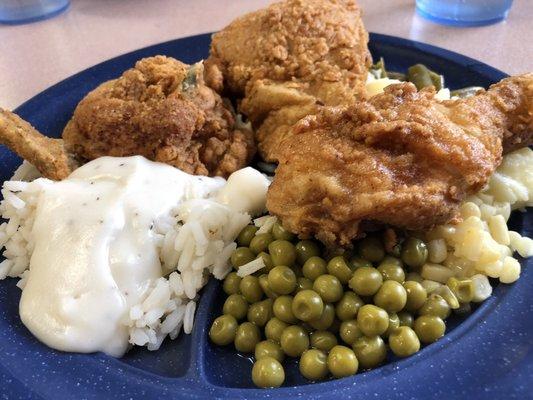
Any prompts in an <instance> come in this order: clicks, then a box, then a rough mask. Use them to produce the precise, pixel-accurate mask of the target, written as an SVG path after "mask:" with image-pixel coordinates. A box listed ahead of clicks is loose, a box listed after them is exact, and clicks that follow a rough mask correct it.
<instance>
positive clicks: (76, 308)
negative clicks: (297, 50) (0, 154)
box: [20, 156, 268, 357]
mask: <svg viewBox="0 0 533 400" xmlns="http://www.w3.org/2000/svg"><path fill="white" fill-rule="evenodd" d="M258 176H259V177H260V178H261V179H260V181H259V182H258V181H257V178H258ZM254 182H256V183H255V184H256V185H259V186H260V188H261V190H253V187H254ZM265 182H266V179H265V178H264V177H263V176H262V175H261V174H260V173H259V172H257V171H255V170H253V169H252V168H245V169H243V170H240V171H237V172H236V173H235V174H233V175H232V177H230V179H229V180H228V184H227V185H226V181H225V180H224V179H222V178H209V177H203V176H193V175H189V174H186V173H184V172H182V171H180V170H178V169H176V168H173V167H170V166H168V165H165V164H160V163H154V162H151V161H148V160H146V159H145V158H143V157H140V156H135V157H127V158H115V157H103V158H99V159H97V160H94V161H91V162H90V163H88V164H86V165H84V166H82V167H81V168H79V169H77V170H76V171H74V172H73V173H72V174H71V175H70V176H69V177H68V178H67V179H65V180H63V181H60V182H50V184H49V185H47V187H46V189H45V190H43V193H42V194H41V195H40V198H39V201H38V205H37V210H36V218H35V223H34V226H33V231H32V235H33V239H34V242H35V249H34V252H33V254H32V257H31V261H30V273H29V277H28V280H27V283H26V286H25V288H24V290H23V292H22V297H21V301H20V316H21V319H22V321H23V323H24V324H25V325H26V326H27V327H28V329H29V330H30V331H31V332H32V333H33V334H34V335H35V336H36V337H37V338H38V339H39V340H41V341H42V342H44V343H45V344H46V345H48V346H50V347H53V348H56V349H59V350H63V351H75V352H95V351H103V352H105V353H107V354H110V355H113V356H116V357H117V356H121V355H123V354H124V353H125V352H126V350H127V348H128V330H127V327H126V326H125V325H124V324H122V323H121V318H123V316H124V315H125V313H126V312H127V311H128V310H129V308H130V307H131V306H132V305H134V304H136V303H138V302H139V300H140V299H141V298H142V296H143V295H144V294H145V292H146V290H147V289H148V283H149V281H150V279H157V278H159V277H161V275H162V271H161V263H160V260H159V256H158V249H157V246H156V237H155V233H154V232H153V229H152V228H153V224H154V220H156V219H157V218H158V217H160V216H163V215H168V214H169V213H170V211H171V210H172V209H173V208H174V207H176V206H177V205H178V204H180V203H181V202H183V201H186V200H188V199H193V198H206V197H213V196H215V194H216V193H217V192H218V201H219V202H221V203H224V204H228V205H230V206H233V207H235V208H237V209H239V210H240V211H243V212H246V211H248V212H250V211H254V210H257V208H260V207H264V200H265V199H264V196H265V193H266V186H268V182H266V183H265ZM250 188H252V190H250ZM263 189H264V190H263ZM245 192H248V195H244V196H243V194H245ZM258 193H259V194H258Z"/></svg>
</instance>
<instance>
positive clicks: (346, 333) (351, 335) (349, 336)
mask: <svg viewBox="0 0 533 400" xmlns="http://www.w3.org/2000/svg"><path fill="white" fill-rule="evenodd" d="M339 335H340V337H341V339H342V340H343V341H344V343H346V344H348V345H350V346H351V345H352V344H354V343H355V341H356V340H357V339H359V338H360V337H361V336H363V332H361V329H359V327H358V326H357V321H356V320H355V319H353V320H350V321H344V322H342V323H341V327H340V329H339Z"/></svg>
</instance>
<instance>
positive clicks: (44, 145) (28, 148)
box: [0, 108, 79, 180]
mask: <svg viewBox="0 0 533 400" xmlns="http://www.w3.org/2000/svg"><path fill="white" fill-rule="evenodd" d="M0 143H2V144H4V145H6V146H7V147H9V148H10V149H11V150H13V151H14V152H15V153H17V154H18V155H19V156H21V157H22V158H24V159H25V160H26V161H28V162H30V163H31V164H33V165H34V166H35V167H36V168H37V169H38V170H39V172H40V173H41V174H42V175H43V176H45V177H47V178H50V179H54V180H61V179H63V178H66V177H67V176H68V175H70V173H71V172H72V171H73V170H74V169H76V168H77V167H78V165H79V164H78V161H77V160H76V159H75V157H74V156H72V155H71V154H69V153H68V152H67V151H66V150H65V147H64V143H63V141H62V140H61V139H52V138H49V137H46V136H44V135H42V134H41V133H39V132H38V131H37V130H36V129H35V128H34V127H33V126H31V125H30V124H29V123H28V122H26V121H24V120H23V119H22V118H20V117H19V116H18V115H16V114H13V113H12V112H10V111H7V110H3V109H1V108H0Z"/></svg>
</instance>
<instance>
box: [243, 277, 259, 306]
mask: <svg viewBox="0 0 533 400" xmlns="http://www.w3.org/2000/svg"><path fill="white" fill-rule="evenodd" d="M239 289H240V291H241V294H242V295H243V296H244V298H245V299H246V301H247V302H248V303H257V302H258V301H259V300H261V298H262V297H263V290H262V289H261V285H259V279H258V278H257V277H256V276H253V275H248V276H245V277H244V278H242V280H241V283H240V285H239Z"/></svg>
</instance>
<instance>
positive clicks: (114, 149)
mask: <svg viewBox="0 0 533 400" xmlns="http://www.w3.org/2000/svg"><path fill="white" fill-rule="evenodd" d="M63 139H64V142H65V146H66V148H67V150H68V151H70V152H72V153H74V154H76V155H78V156H79V157H81V158H82V159H84V160H92V159H94V158H97V157H101V156H117V157H120V156H130V155H137V154H139V155H143V156H145V157H146V158H148V159H150V160H154V161H160V162H164V163H167V164H170V165H173V166H175V167H178V168H180V169H182V170H183V171H185V172H188V173H192V174H199V175H219V176H228V175H230V174H231V173H232V172H234V171H235V170H237V169H240V168H242V167H244V166H246V165H247V164H248V162H249V161H250V160H251V158H252V157H253V155H254V152H255V145H254V141H253V134H252V132H251V131H250V130H249V129H248V128H245V127H244V126H243V125H242V124H239V123H238V122H237V121H236V117H235V114H234V112H233V111H232V109H231V106H230V105H229V104H228V103H226V102H225V101H224V100H223V99H222V98H221V97H220V96H219V95H218V94H217V93H215V92H214V91H213V90H212V89H210V88H209V87H207V86H206V85H205V84H204V81H203V66H202V64H201V63H198V64H195V65H192V66H189V65H187V64H183V63H182V62H180V61H178V60H176V59H173V58H170V57H164V56H156V57H150V58H145V59H142V60H140V61H138V62H137V63H136V64H135V68H132V69H129V70H127V71H126V72H124V73H123V74H122V76H121V77H120V78H118V79H114V80H111V81H108V82H105V83H103V84H101V85H100V86H98V87H97V88H96V89H95V90H93V91H92V92H90V93H89V94H88V95H87V96H86V97H85V98H84V99H83V100H82V101H81V102H80V104H79V105H78V106H77V108H76V110H75V111H74V116H73V117H72V119H71V120H70V121H69V123H68V124H67V126H66V127H65V130H64V132H63Z"/></svg>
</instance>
